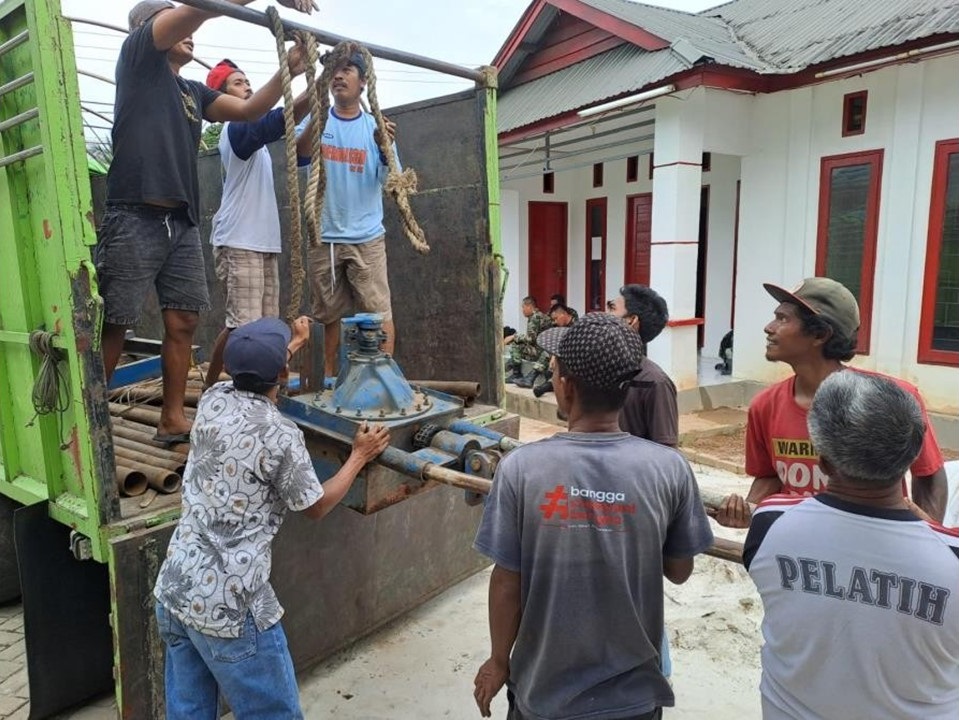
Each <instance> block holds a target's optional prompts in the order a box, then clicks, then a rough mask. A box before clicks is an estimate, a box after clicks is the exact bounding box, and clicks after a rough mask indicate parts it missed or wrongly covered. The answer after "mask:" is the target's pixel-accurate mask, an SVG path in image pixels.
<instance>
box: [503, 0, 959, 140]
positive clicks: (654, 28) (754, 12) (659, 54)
mask: <svg viewBox="0 0 959 720" xmlns="http://www.w3.org/2000/svg"><path fill="white" fill-rule="evenodd" d="M583 2H585V3H586V4H588V5H590V6H592V7H594V8H596V9H597V10H600V11H601V12H604V13H606V14H608V15H610V16H613V17H616V18H618V19H620V20H623V21H625V22H628V23H630V24H632V25H636V26H637V27H641V28H643V29H645V30H647V31H648V32H651V33H653V34H654V35H657V36H659V37H661V38H663V39H664V40H666V41H667V42H669V43H670V45H671V47H670V48H668V49H665V50H657V51H655V52H647V51H644V50H642V49H641V48H638V47H636V46H634V45H623V46H620V47H618V48H615V49H613V50H610V51H608V52H606V53H603V54H602V55H598V56H596V57H592V58H590V59H588V60H584V61H582V62H580V63H577V64H576V65H573V66H571V67H568V68H565V69H563V70H560V71H557V72H555V73H552V74H550V75H547V76H545V77H541V78H537V79H536V80H533V81H531V82H528V83H525V84H522V85H517V86H515V87H512V88H508V89H505V90H504V91H503V92H502V94H501V95H500V102H499V123H498V124H499V131H500V132H508V131H510V130H514V129H516V128H520V127H523V126H525V125H529V124H531V123H534V122H537V121H539V120H545V119H547V118H550V117H554V116H556V115H561V114H563V113H566V112H569V111H571V110H577V109H580V108H583V107H587V106H590V105H595V104H596V103H599V102H602V101H603V100H606V99H608V98H612V97H618V96H621V95H625V94H628V93H629V92H635V91H637V90H639V89H641V88H644V87H649V86H651V85H653V84H655V83H657V82H659V81H662V80H665V79H666V78H668V77H670V76H672V75H674V74H676V73H680V72H682V71H684V70H687V69H688V68H689V67H691V66H692V65H693V64H695V63H696V62H698V61H701V60H703V59H704V58H710V59H711V60H712V61H713V62H715V63H716V64H719V65H726V66H729V67H737V68H745V69H748V70H752V71H754V72H759V73H763V74H785V73H794V72H797V71H799V70H803V69H805V68H807V67H810V66H812V65H818V64H820V63H823V62H826V61H829V60H833V59H836V58H842V57H848V56H850V55H855V54H858V53H862V52H866V51H869V50H877V49H880V48H885V47H889V48H892V47H895V46H898V45H902V44H904V43H907V42H910V41H912V40H918V39H921V38H925V37H930V36H932V35H939V34H944V33H952V34H955V33H959V0H733V2H729V3H727V4H725V5H720V6H718V7H715V8H711V9H709V10H704V11H703V12H701V13H699V14H697V15H693V14H690V13H684V12H681V11H678V10H668V9H666V8H660V7H655V6H652V5H645V4H643V3H637V2H632V0H583ZM542 31H543V30H542V29H541V32H542Z"/></svg>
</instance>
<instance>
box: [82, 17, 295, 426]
mask: <svg viewBox="0 0 959 720" xmlns="http://www.w3.org/2000/svg"><path fill="white" fill-rule="evenodd" d="M231 2H232V3H233V4H235V5H247V4H248V3H249V2H251V0H231ZM279 2H280V4H281V5H284V6H286V7H293V8H296V9H297V10H300V11H304V12H309V11H310V9H311V3H310V1H309V0H279ZM214 15H215V13H210V12H206V11H202V10H196V9H194V8H192V7H187V6H179V7H177V6H174V4H173V3H172V2H169V1H168V0H145V1H144V2H140V3H138V4H137V5H135V6H134V8H133V9H132V10H131V11H130V15H129V24H130V34H129V35H128V36H127V39H126V40H125V41H124V43H123V46H122V47H121V49H120V57H119V58H118V60H117V69H116V82H117V91H116V103H115V119H114V124H113V162H112V163H111V166H110V172H109V174H108V175H107V206H106V212H105V213H104V216H103V220H102V222H101V224H100V228H99V231H98V244H97V247H96V250H95V257H94V261H95V264H96V268H97V279H98V283H99V292H100V295H101V296H102V298H103V303H104V323H103V337H102V343H103V364H104V372H105V375H106V379H107V381H109V379H110V378H111V376H112V375H113V371H114V369H115V368H116V365H117V362H118V361H119V359H120V355H121V353H122V352H123V340H124V335H125V333H126V330H127V328H128V327H131V326H133V325H136V324H137V323H138V322H139V320H140V309H141V307H142V304H143V299H144V297H145V295H146V293H147V288H148V287H149V286H150V285H151V284H153V285H154V286H155V288H156V292H157V297H158V299H159V303H160V308H161V310H162V314H163V326H164V337H163V345H162V350H161V354H162V360H163V409H162V411H161V415H160V421H159V424H158V425H157V440H159V441H161V442H188V440H189V432H190V421H189V420H187V418H186V415H185V414H184V412H183V397H184V394H185V391H186V378H187V373H188V371H189V367H190V352H191V346H192V344H193V333H194V330H195V329H196V326H197V321H198V317H199V312H200V311H201V310H206V309H207V308H208V307H209V297H208V294H207V287H206V275H205V272H204V269H203V253H202V250H201V248H200V234H199V231H198V228H197V225H198V222H199V196H200V192H199V181H198V179H197V164H196V157H197V150H198V148H199V143H200V131H201V118H205V119H206V120H209V121H211V122H223V121H227V120H256V119H257V118H259V117H261V116H262V115H263V114H264V113H266V112H267V111H268V110H269V109H270V108H271V107H272V106H273V105H274V104H275V103H276V101H277V100H278V99H279V98H280V94H281V90H282V87H281V84H280V74H279V72H278V73H277V74H276V75H274V76H273V78H272V79H271V80H270V81H269V82H268V83H266V85H264V86H263V88H262V89H261V90H260V91H259V92H257V93H256V94H255V95H253V96H252V97H250V98H248V99H241V98H237V97H233V96H231V95H225V94H221V93H218V92H216V91H214V90H211V89H209V88H207V87H206V86H205V85H204V84H203V83H200V82H196V81H193V80H186V79H184V78H182V77H180V68H182V67H183V66H184V65H186V64H187V63H189V62H190V61H192V60H193V37H192V36H193V32H194V31H195V30H197V29H198V28H199V27H200V26H201V25H202V24H203V23H204V22H205V21H206V20H208V19H209V18H211V17H214ZM303 61H304V53H303V51H302V49H301V48H294V50H293V51H292V52H291V53H290V70H291V72H292V73H294V74H299V73H300V72H302V71H303Z"/></svg>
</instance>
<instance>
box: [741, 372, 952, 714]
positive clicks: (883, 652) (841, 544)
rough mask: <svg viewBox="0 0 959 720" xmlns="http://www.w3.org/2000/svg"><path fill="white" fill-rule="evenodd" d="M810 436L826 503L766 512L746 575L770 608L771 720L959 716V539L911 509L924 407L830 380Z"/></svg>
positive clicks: (771, 505) (894, 392) (885, 389)
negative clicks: (906, 479)
mask: <svg viewBox="0 0 959 720" xmlns="http://www.w3.org/2000/svg"><path fill="white" fill-rule="evenodd" d="M808 423H809V434H810V437H811V439H812V442H813V444H814V445H815V447H816V449H817V450H818V451H819V456H820V457H819V462H820V465H821V466H822V468H823V470H824V471H825V472H826V473H827V474H828V475H829V484H828V485H827V486H826V489H825V491H824V492H822V493H820V494H818V495H815V496H813V497H809V498H804V497H802V496H795V495H773V496H771V497H769V498H768V499H766V500H765V501H764V502H763V503H761V504H760V505H759V507H758V508H757V509H756V511H755V513H754V514H753V517H752V524H751V525H750V528H749V534H748V535H747V537H746V543H745V546H744V549H743V563H744V564H745V566H746V569H747V570H748V571H749V574H750V576H752V578H753V580H754V581H755V583H756V587H757V588H758V590H759V594H760V595H761V596H762V600H763V606H764V608H765V614H764V616H763V626H762V629H763V638H764V640H765V645H764V646H763V649H762V666H763V674H762V682H761V683H760V692H761V693H762V703H763V718H764V720H781V719H784V718H802V719H803V720H815V719H818V718H821V719H824V720H825V719H827V718H828V719H832V718H869V720H883V719H886V718H888V719H890V720H891V719H892V718H923V720H946V719H947V718H948V719H949V720H954V719H955V718H957V717H959V605H957V602H959V600H957V599H956V598H955V597H953V596H952V595H953V592H954V590H955V589H956V588H957V587H959V532H957V531H956V530H946V529H945V528H943V527H942V526H941V525H939V524H938V523H935V522H933V521H930V520H928V516H926V515H925V513H924V512H923V511H922V510H920V509H919V508H918V507H917V506H916V505H915V504H914V503H913V502H912V501H911V500H909V499H908V498H905V497H903V493H902V486H901V479H902V476H903V473H905V471H906V469H907V468H908V467H909V465H910V464H911V463H912V462H913V461H914V460H915V458H916V457H917V456H918V455H919V451H920V448H921V447H922V444H923V436H924V434H925V422H924V420H923V413H922V410H921V408H920V406H919V403H918V401H917V400H916V399H915V398H914V397H913V396H912V395H911V394H910V393H909V392H907V391H906V390H904V389H903V388H901V387H899V386H898V385H897V384H896V383H895V382H893V381H892V380H890V379H888V378H885V377H882V376H878V375H871V374H865V373H858V372H849V371H846V372H836V373H832V374H831V375H830V376H829V377H827V378H826V379H825V380H824V381H823V382H822V384H821V385H820V386H819V389H818V390H817V391H816V394H815V397H814V398H813V402H812V407H811V408H810V410H809V416H808Z"/></svg>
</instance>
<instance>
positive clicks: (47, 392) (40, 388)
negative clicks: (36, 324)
mask: <svg viewBox="0 0 959 720" xmlns="http://www.w3.org/2000/svg"><path fill="white" fill-rule="evenodd" d="M55 337H56V336H55V334H54V333H49V332H46V331H44V330H34V331H33V332H32V333H30V340H29V343H30V352H32V353H33V354H34V355H36V356H37V357H39V358H40V370H39V372H38V373H37V379H36V380H35V381H34V383H33V393H32V395H31V400H32V401H33V409H34V410H35V411H36V413H37V415H49V414H50V413H62V412H65V411H66V409H67V408H68V407H69V405H70V398H69V397H68V396H67V393H66V387H67V381H66V375H65V374H64V372H63V371H62V370H61V368H60V363H61V362H62V361H63V359H64V358H65V357H66V356H65V354H64V352H63V350H61V349H60V348H57V347H54V346H53V342H54V338H55Z"/></svg>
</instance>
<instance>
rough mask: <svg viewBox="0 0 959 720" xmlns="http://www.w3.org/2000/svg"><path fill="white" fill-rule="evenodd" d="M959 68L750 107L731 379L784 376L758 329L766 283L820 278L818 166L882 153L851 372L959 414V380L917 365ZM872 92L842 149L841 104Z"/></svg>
mask: <svg viewBox="0 0 959 720" xmlns="http://www.w3.org/2000/svg"><path fill="white" fill-rule="evenodd" d="M957 71H959V60H957V59H956V57H954V56H953V57H945V58H939V59H934V60H928V61H925V62H921V63H916V64H913V65H902V66H895V67H890V68H885V69H882V70H878V71H875V72H872V73H867V74H866V75H863V76H857V77H854V78H849V79H845V80H837V81H834V82H828V83H823V84H820V85H816V86H812V87H806V88H800V89H797V90H790V91H784V92H780V93H776V94H773V95H764V96H758V97H757V98H756V99H755V103H754V109H753V117H752V120H751V123H750V134H751V137H752V143H753V144H752V147H751V148H750V149H749V152H748V154H747V155H746V156H745V157H743V159H742V169H741V176H742V196H741V208H740V229H739V268H738V284H737V298H736V350H735V374H736V375H737V376H739V377H747V378H751V379H756V380H761V381H772V380H776V379H779V378H781V377H784V376H786V375H788V374H789V368H788V367H786V366H782V365H773V364H770V363H767V362H766V361H765V360H764V335H763V332H762V328H763V327H764V325H765V324H766V323H767V322H768V320H769V319H770V317H771V314H772V310H773V308H774V307H775V302H774V301H773V300H772V298H770V297H769V296H768V295H767V294H766V292H765V291H764V290H763V288H762V283H763V282H776V283H779V284H784V285H786V286H792V285H795V284H798V282H799V281H800V280H801V279H802V278H803V277H807V276H810V275H813V274H814V272H815V261H816V233H817V226H818V210H819V208H818V202H819V201H818V194H819V172H820V159H821V158H822V157H824V156H829V155H839V154H843V153H850V152H858V151H865V150H875V149H883V150H884V157H883V173H882V185H881V195H880V209H879V227H878V238H877V260H876V274H875V287H874V295H873V313H872V340H871V351H870V354H869V355H868V356H865V357H857V358H856V360H855V361H854V363H855V364H856V365H859V366H862V367H865V368H870V369H875V370H879V371H881V372H887V373H890V374H894V375H897V376H899V377H902V378H904V379H906V380H909V381H910V382H913V383H915V384H917V385H918V386H919V387H920V389H921V390H922V392H923V395H924V396H925V398H926V401H927V403H928V404H929V405H930V406H931V407H933V408H936V409H940V410H944V411H951V412H955V411H956V410H957V404H959V369H956V368H949V367H944V366H935V365H921V364H919V363H918V362H917V360H916V355H917V351H918V333H919V322H920V314H921V312H920V304H921V298H922V282H923V270H924V263H925V255H926V233H927V229H928V221H929V202H930V192H931V184H932V164H933V155H934V150H935V144H936V141H938V140H942V139H945V138H952V137H956V136H957V135H959V120H957V118H959V82H957V80H956V78H957ZM858 90H868V91H869V95H868V103H867V116H866V130H865V133H864V134H862V135H857V136H851V137H846V138H844V137H842V133H841V124H842V99H843V95H844V94H846V93H850V92H854V91H858Z"/></svg>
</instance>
